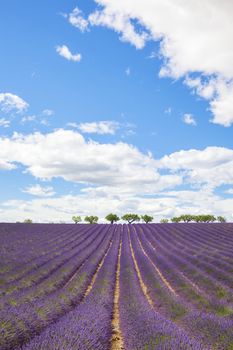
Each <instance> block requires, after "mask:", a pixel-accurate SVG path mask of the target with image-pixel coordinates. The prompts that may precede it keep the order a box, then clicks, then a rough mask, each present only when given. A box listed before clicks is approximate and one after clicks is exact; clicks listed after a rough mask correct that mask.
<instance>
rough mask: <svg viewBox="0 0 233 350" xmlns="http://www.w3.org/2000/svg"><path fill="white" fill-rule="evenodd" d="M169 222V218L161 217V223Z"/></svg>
mask: <svg viewBox="0 0 233 350" xmlns="http://www.w3.org/2000/svg"><path fill="white" fill-rule="evenodd" d="M168 222H169V219H161V220H160V223H161V224H167V223H168Z"/></svg>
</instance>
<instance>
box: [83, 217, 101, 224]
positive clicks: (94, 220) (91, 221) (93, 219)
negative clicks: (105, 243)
mask: <svg viewBox="0 0 233 350" xmlns="http://www.w3.org/2000/svg"><path fill="white" fill-rule="evenodd" d="M84 220H85V221H86V222H88V223H89V224H97V222H98V220H99V218H98V216H93V215H91V216H86V217H85V219H84Z"/></svg>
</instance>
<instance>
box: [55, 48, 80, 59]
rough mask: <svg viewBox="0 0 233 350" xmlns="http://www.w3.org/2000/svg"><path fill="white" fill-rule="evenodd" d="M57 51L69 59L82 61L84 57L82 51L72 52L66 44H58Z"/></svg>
mask: <svg viewBox="0 0 233 350" xmlns="http://www.w3.org/2000/svg"><path fill="white" fill-rule="evenodd" d="M56 51H57V53H58V54H59V55H60V56H61V57H64V58H66V59H67V60H68V61H73V62H80V61H81V59H82V55H81V54H80V53H78V54H72V53H71V52H70V49H69V48H68V47H67V46H66V45H62V46H57V47H56Z"/></svg>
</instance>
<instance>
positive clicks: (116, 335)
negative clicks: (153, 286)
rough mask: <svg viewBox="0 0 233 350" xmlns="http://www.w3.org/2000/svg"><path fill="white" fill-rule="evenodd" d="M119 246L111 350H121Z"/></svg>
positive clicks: (122, 347)
mask: <svg viewBox="0 0 233 350" xmlns="http://www.w3.org/2000/svg"><path fill="white" fill-rule="evenodd" d="M121 246H122V241H121V242H120V247H119V252H118V259H117V271H116V285H115V291H114V307H113V319H112V339H111V348H110V349H111V350H122V349H124V346H123V337H122V334H121V329H120V315H119V297H120V268H121V263H120V257H121Z"/></svg>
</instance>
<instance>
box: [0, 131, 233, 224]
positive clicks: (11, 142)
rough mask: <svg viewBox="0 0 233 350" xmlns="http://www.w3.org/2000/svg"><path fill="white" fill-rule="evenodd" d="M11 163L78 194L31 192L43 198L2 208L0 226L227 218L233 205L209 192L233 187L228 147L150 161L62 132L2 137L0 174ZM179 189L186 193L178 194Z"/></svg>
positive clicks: (127, 148)
mask: <svg viewBox="0 0 233 350" xmlns="http://www.w3.org/2000/svg"><path fill="white" fill-rule="evenodd" d="M17 164H20V165H21V166H23V167H24V168H25V170H26V171H27V172H29V173H30V174H32V175H33V176H34V177H35V178H40V179H47V180H51V179H53V178H62V179H64V180H66V181H69V182H73V183H79V184H81V185H82V189H81V191H80V192H79V194H78V195H71V194H70V195H66V196H61V197H57V196H54V197H53V198H49V197H48V194H51V192H53V189H52V188H47V187H45V188H44V187H42V188H39V187H37V186H36V187H34V186H29V187H28V188H27V189H26V191H28V192H30V193H32V194H34V195H38V196H39V194H41V195H42V193H43V194H45V195H46V198H45V199H43V198H41V199H33V200H24V201H21V200H10V201H7V202H3V203H0V209H1V210H0V219H1V220H9V221H10V220H12V217H14V219H15V220H22V219H24V218H25V217H32V218H33V219H34V220H41V221H43V220H47V221H49V220H56V221H59V220H67V221H70V218H71V216H72V215H73V214H75V213H78V214H81V215H86V214H87V213H95V214H97V215H99V216H100V217H104V216H105V215H106V214H107V213H108V212H109V211H115V212H117V213H119V214H122V213H124V212H125V211H128V210H132V211H135V212H138V213H144V212H148V213H150V214H153V215H154V216H156V218H157V219H158V220H159V219H160V218H161V217H164V216H168V217H170V216H172V215H176V214H179V213H180V214H181V213H185V212H194V213H199V212H211V213H214V214H216V215H225V216H227V217H228V218H230V217H231V215H232V207H233V199H231V198H228V199H226V198H225V199H224V198H222V197H220V196H217V195H215V194H214V190H215V188H217V187H218V186H221V185H229V186H232V185H233V150H232V149H227V148H221V147H208V148H206V149H204V150H195V149H191V150H186V151H179V152H175V153H172V154H170V155H166V156H164V157H162V158H161V159H157V160H156V159H154V158H153V156H152V154H149V153H148V154H144V153H142V152H140V151H139V150H138V149H137V148H135V147H133V146H131V145H129V144H127V143H123V142H118V143H115V144H112V143H106V144H103V143H98V142H93V141H91V140H89V141H86V140H85V139H84V137H83V136H82V135H81V134H80V133H78V132H75V131H72V130H63V129H61V130H56V131H54V132H51V133H47V134H41V133H34V134H29V135H21V134H17V133H15V134H14V135H13V136H12V137H4V138H3V137H2V138H0V168H1V169H2V170H4V169H6V170H7V169H8V170H10V169H12V168H14V167H15V166H16V165H17ZM25 170H24V171H25ZM160 170H162V172H160ZM182 185H185V187H186V188H187V190H185V191H184V190H182V187H181V189H180V190H178V189H177V188H180V187H177V186H182ZM19 207H20V209H21V210H20V212H19V210H18V208H19Z"/></svg>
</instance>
